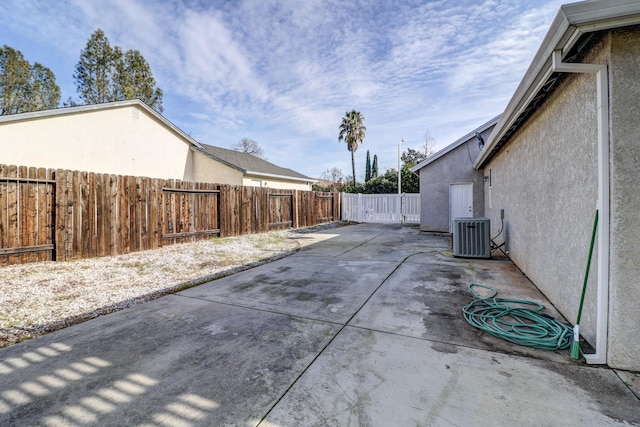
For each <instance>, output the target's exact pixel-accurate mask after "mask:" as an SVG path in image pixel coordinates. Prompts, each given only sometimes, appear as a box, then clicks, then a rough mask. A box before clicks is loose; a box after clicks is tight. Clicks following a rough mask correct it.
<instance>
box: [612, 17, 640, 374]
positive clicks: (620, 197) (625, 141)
mask: <svg viewBox="0 0 640 427" xmlns="http://www.w3.org/2000/svg"><path fill="white" fill-rule="evenodd" d="M609 76H610V82H611V83H610V85H611V94H610V100H611V109H610V117H611V185H610V188H611V197H610V199H611V221H610V242H611V243H610V261H609V262H610V265H609V271H610V287H609V298H610V301H611V305H610V307H611V308H610V311H609V337H610V340H609V351H608V358H609V364H610V365H612V366H620V367H623V368H627V369H634V370H638V371H640V356H639V355H640V328H639V326H640V309H639V307H640V285H639V279H638V278H639V277H640V126H639V123H640V107H639V100H640V27H634V28H632V29H628V30H624V29H620V30H616V31H614V32H613V34H612V40H611V62H610V65H609Z"/></svg>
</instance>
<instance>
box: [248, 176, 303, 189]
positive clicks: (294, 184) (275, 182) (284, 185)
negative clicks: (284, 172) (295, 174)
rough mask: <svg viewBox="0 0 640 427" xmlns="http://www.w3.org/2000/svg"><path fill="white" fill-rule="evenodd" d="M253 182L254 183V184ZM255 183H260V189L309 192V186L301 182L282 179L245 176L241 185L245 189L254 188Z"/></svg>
mask: <svg viewBox="0 0 640 427" xmlns="http://www.w3.org/2000/svg"><path fill="white" fill-rule="evenodd" d="M254 181H255V182H254ZM257 181H260V187H269V188H280V189H285V190H302V191H311V184H310V183H306V182H301V181H287V180H284V179H277V178H271V177H265V176H256V175H245V176H244V178H243V183H242V185H246V186H247V187H251V186H256V184H257Z"/></svg>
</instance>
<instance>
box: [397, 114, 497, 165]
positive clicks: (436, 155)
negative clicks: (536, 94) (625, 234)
mask: <svg viewBox="0 0 640 427" xmlns="http://www.w3.org/2000/svg"><path fill="white" fill-rule="evenodd" d="M498 119H500V115H498V116H496V117H494V118H493V119H491V120H489V121H488V122H486V123H484V124H482V125H480V126H479V127H477V128H475V129H474V130H472V131H471V132H469V133H467V134H466V135H465V136H463V137H462V138H458V139H457V140H455V141H454V142H452V143H451V144H449V145H447V146H446V147H444V148H443V149H441V150H439V151H437V152H436V153H434V154H432V155H431V156H429V157H427V158H426V159H424V160H423V161H421V162H420V163H418V164H417V165H415V166H414V167H412V168H411V169H409V170H410V171H411V172H413V173H414V174H417V172H418V171H419V170H420V169H422V168H423V167H425V166H427V165H428V164H430V163H432V162H434V161H436V160H438V159H439V158H440V157H443V156H444V155H446V154H447V153H449V152H450V151H453V150H455V149H456V148H458V147H459V146H460V145H462V144H463V143H464V142H466V141H468V140H470V139H472V138H473V137H475V133H476V132H479V133H482V132H484V131H485V130H487V129H489V128H490V127H491V126H494V125H495V124H496V123H497V122H498Z"/></svg>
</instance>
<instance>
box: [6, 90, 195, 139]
mask: <svg viewBox="0 0 640 427" xmlns="http://www.w3.org/2000/svg"><path fill="white" fill-rule="evenodd" d="M125 107H136V108H138V109H140V110H143V111H145V112H146V113H147V114H149V115H150V116H152V117H153V118H155V119H156V120H157V121H158V122H160V124H161V125H162V126H164V127H165V128H167V129H168V130H169V131H171V132H173V133H175V134H177V135H178V136H179V137H181V138H182V139H184V140H185V142H186V143H187V144H190V145H192V146H194V147H198V148H201V147H202V145H201V144H200V143H199V142H197V141H196V140H195V139H193V138H191V137H190V136H189V135H187V134H186V133H184V131H182V130H181V129H180V128H179V127H177V126H176V125H174V124H173V123H171V122H170V121H169V120H167V119H166V118H165V117H164V116H163V115H162V114H160V113H158V112H157V111H156V110H154V109H153V108H151V107H149V106H148V105H147V104H145V103H144V102H142V101H140V100H139V99H129V100H126V101H115V102H105V103H102V104H87V105H78V106H75V107H63V108H54V109H51V110H41V111H33V112H29V113H18V114H7V115H3V116H0V125H2V124H4V123H17V122H21V121H27V120H36V119H42V118H47V117H60V116H68V115H73V114H83V113H87V112H91V111H101V110H112V109H115V108H125Z"/></svg>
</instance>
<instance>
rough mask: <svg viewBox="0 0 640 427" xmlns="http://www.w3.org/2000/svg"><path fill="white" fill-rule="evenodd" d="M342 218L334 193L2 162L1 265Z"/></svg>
mask: <svg viewBox="0 0 640 427" xmlns="http://www.w3.org/2000/svg"><path fill="white" fill-rule="evenodd" d="M339 218H340V195H339V193H319V192H311V191H298V190H277V189H271V188H259V187H243V186H230V185H220V184H210V183H196V182H186V181H179V180H163V179H152V178H144V177H133V176H121V175H108V174H97V173H90V172H78V171H69V170H52V169H43V168H27V167H16V166H5V165H0V265H7V264H17V263H26V262H34V261H46V260H55V261H64V260H69V259H76V258H91V257H98V256H106V255H117V254H124V253H129V252H135V251H141V250H147V249H156V248H159V247H161V246H164V245H167V244H174V243H182V242H189V241H195V240H198V239H203V238H209V237H215V236H222V237H224V236H235V235H240V234H250V233H261V232H265V231H269V230H274V229H283V228H299V227H306V226H311V225H316V224H320V223H323V222H330V221H336V220H339Z"/></svg>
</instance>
